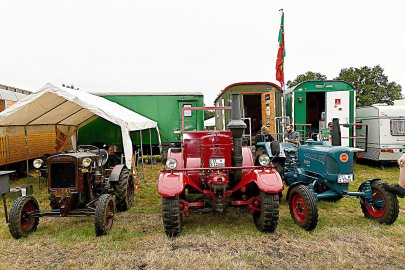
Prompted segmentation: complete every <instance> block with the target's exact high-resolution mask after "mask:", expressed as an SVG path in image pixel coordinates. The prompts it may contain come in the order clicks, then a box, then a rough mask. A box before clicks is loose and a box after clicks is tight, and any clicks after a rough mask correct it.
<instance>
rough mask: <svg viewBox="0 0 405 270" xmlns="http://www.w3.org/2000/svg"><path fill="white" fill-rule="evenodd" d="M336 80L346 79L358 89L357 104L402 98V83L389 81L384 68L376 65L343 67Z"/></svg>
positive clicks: (384, 101)
mask: <svg viewBox="0 0 405 270" xmlns="http://www.w3.org/2000/svg"><path fill="white" fill-rule="evenodd" d="M335 80H344V81H346V82H348V83H350V84H352V85H353V87H354V89H356V90H357V106H358V107H359V106H369V105H372V104H376V103H387V104H389V105H392V104H394V102H393V101H394V100H396V99H400V98H401V90H402V87H401V85H399V84H397V83H396V82H389V81H388V77H387V76H386V75H384V69H383V68H382V67H381V66H380V65H377V66H375V67H372V68H370V67H368V66H364V67H360V68H353V67H350V68H343V69H342V70H341V71H340V73H339V76H338V77H336V78H335Z"/></svg>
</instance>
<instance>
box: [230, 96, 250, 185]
mask: <svg viewBox="0 0 405 270" xmlns="http://www.w3.org/2000/svg"><path fill="white" fill-rule="evenodd" d="M228 128H229V130H230V131H231V133H232V136H233V143H234V151H233V166H235V167H241V166H242V162H243V156H242V135H243V131H244V129H245V128H246V124H245V122H243V121H242V119H241V112H240V95H239V94H232V120H231V121H230V122H229V124H228ZM241 175H242V170H237V171H235V175H234V180H235V181H237V182H238V181H239V180H240V177H241Z"/></svg>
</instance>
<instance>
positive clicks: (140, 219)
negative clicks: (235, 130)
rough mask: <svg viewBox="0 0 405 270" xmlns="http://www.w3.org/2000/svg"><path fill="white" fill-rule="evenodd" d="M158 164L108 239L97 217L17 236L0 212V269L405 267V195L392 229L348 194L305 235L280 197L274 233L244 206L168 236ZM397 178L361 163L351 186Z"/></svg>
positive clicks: (46, 221)
mask: <svg viewBox="0 0 405 270" xmlns="http://www.w3.org/2000/svg"><path fill="white" fill-rule="evenodd" d="M159 169H160V166H159V165H156V166H154V168H153V169H151V168H150V167H149V166H146V167H145V178H144V179H143V180H141V183H140V187H139V193H137V194H136V204H135V207H133V208H132V209H130V210H129V211H128V212H125V213H118V214H117V215H116V219H115V221H114V226H113V229H112V231H110V232H109V234H108V235H107V236H104V237H96V236H95V233H94V224H93V218H92V217H82V218H41V220H40V224H39V226H38V230H37V231H36V232H34V233H33V234H31V235H30V236H29V237H27V238H23V239H19V240H15V239H13V238H12V237H11V235H10V234H9V231H8V227H7V225H6V224H5V222H4V212H3V210H2V209H1V210H0V219H2V220H1V222H0V269H26V268H28V267H29V268H31V269H44V268H47V269H84V268H95V269H99V268H106V269H174V268H176V269H186V268H189V269H293V268H294V269H295V268H298V269H329V268H334V269H347V268H354V269H366V268H371V267H373V268H374V267H375V268H383V269H405V211H404V209H405V199H399V202H400V208H401V210H400V214H399V218H398V220H397V221H396V222H395V223H394V224H393V225H391V226H387V225H380V224H378V223H376V222H373V221H371V220H368V219H366V218H364V216H363V214H362V212H361V209H360V205H359V201H358V200H357V199H356V198H343V199H342V200H340V201H339V202H337V203H330V202H319V203H318V208H319V223H318V226H317V228H316V229H315V230H314V231H312V232H306V231H304V230H302V229H300V228H299V227H297V226H296V225H295V224H294V223H293V221H292V220H291V217H290V213H289V209H288V204H287V202H286V201H285V199H283V200H282V202H281V206H280V220H279V226H278V228H277V230H276V232H275V233H272V234H263V233H260V232H258V231H257V230H256V228H255V226H254V224H253V221H252V217H251V215H250V214H249V213H248V212H246V211H239V212H229V213H227V214H226V215H214V214H212V213H211V214H192V215H190V216H189V217H186V218H185V220H184V227H183V232H182V235H181V236H179V237H177V238H175V239H169V238H167V237H166V236H165V235H164V232H163V228H162V215H161V199H160V197H159V195H158V194H157V192H156V186H157V177H158V173H159V172H158V171H159ZM397 177H398V168H397V167H395V166H391V167H386V168H385V170H380V169H377V168H374V167H371V166H367V165H359V164H356V165H355V178H356V179H355V182H354V183H352V184H351V186H350V189H351V190H353V191H355V190H357V188H358V186H359V184H360V183H361V182H362V181H363V180H365V179H368V178H382V179H383V180H384V181H389V182H391V183H394V182H395V181H396V180H397ZM27 183H31V184H33V186H34V195H35V197H36V198H37V199H38V201H39V202H40V207H41V209H47V208H49V206H48V205H49V201H48V198H47V197H48V195H47V190H46V188H43V189H39V188H38V182H37V179H35V178H30V179H21V180H19V181H17V182H15V183H13V185H25V184H27ZM9 204H10V203H9ZM9 206H10V205H9Z"/></svg>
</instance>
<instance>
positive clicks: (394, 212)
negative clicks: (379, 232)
mask: <svg viewBox="0 0 405 270" xmlns="http://www.w3.org/2000/svg"><path fill="white" fill-rule="evenodd" d="M371 188H372V190H373V197H374V196H378V197H380V198H382V199H383V200H384V209H383V212H382V215H381V216H379V214H376V213H377V212H378V211H380V210H382V209H380V207H379V206H378V205H373V206H369V207H367V206H366V205H365V201H364V200H363V199H360V206H361V210H362V212H363V214H364V216H365V217H366V218H369V219H373V220H376V221H377V222H379V223H381V224H388V225H391V224H393V223H394V222H395V221H396V220H397V218H398V214H399V204H398V199H397V196H395V195H394V194H392V193H390V192H388V191H386V190H385V189H384V187H383V186H382V184H381V183H380V181H374V182H371ZM360 189H361V186H360V188H359V190H360ZM380 195H381V196H380Z"/></svg>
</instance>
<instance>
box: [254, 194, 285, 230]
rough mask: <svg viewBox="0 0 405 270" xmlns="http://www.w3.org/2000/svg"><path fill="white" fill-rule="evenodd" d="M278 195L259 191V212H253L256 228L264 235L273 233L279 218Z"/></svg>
mask: <svg viewBox="0 0 405 270" xmlns="http://www.w3.org/2000/svg"><path fill="white" fill-rule="evenodd" d="M279 206H280V201H279V195H278V193H276V194H268V193H266V192H263V191H260V211H255V212H253V221H254V223H255V225H256V228H257V229H258V230H259V231H261V232H264V233H271V232H274V231H275V230H276V228H277V224H278V218H279Z"/></svg>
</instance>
